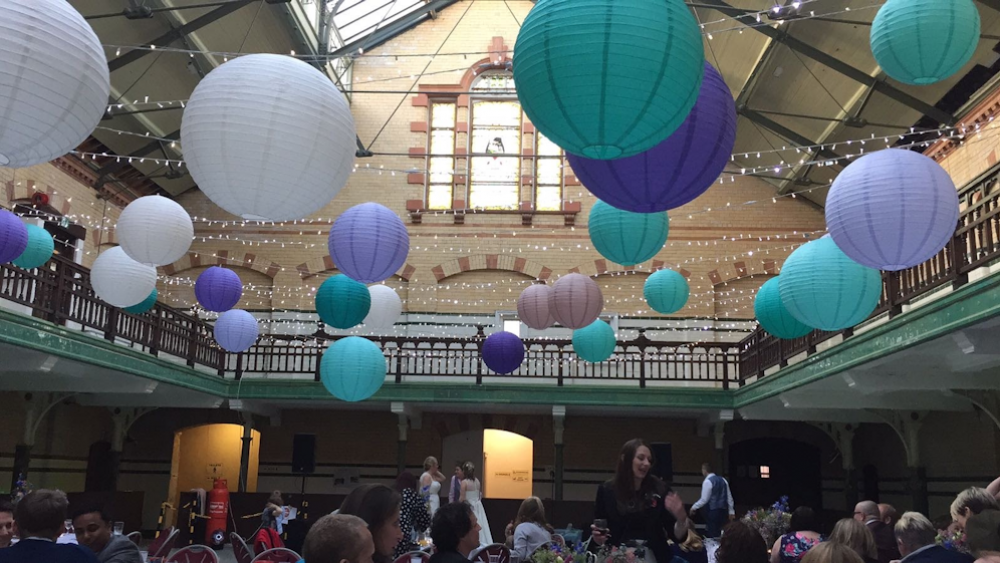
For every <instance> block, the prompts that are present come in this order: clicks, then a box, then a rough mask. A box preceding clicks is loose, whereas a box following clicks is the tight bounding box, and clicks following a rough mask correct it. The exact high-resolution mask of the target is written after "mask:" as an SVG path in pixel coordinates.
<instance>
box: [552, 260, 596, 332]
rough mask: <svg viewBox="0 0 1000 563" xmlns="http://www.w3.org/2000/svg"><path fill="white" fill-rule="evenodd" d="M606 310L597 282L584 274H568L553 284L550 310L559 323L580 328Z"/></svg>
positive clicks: (567, 326)
mask: <svg viewBox="0 0 1000 563" xmlns="http://www.w3.org/2000/svg"><path fill="white" fill-rule="evenodd" d="M603 310H604V296H603V295H601V288H600V287H598V286H597V282H595V281H594V280H592V279H590V278H588V277H587V276H585V275H583V274H568V275H565V276H563V277H561V278H559V281H557V282H556V283H555V285H553V286H552V292H551V293H550V294H549V311H551V312H552V316H553V317H555V319H556V321H558V322H559V324H561V325H563V326H564V327H566V328H572V329H574V330H575V329H578V328H583V327H586V326H589V325H590V323H592V322H594V321H596V320H597V317H599V316H600V315H601V311H603Z"/></svg>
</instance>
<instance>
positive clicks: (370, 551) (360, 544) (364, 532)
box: [302, 514, 375, 563]
mask: <svg viewBox="0 0 1000 563" xmlns="http://www.w3.org/2000/svg"><path fill="white" fill-rule="evenodd" d="M374 555H375V542H373V541H372V534H371V532H369V531H368V524H366V523H365V521H364V520H362V519H361V518H358V517H357V516H349V515H347V514H331V515H327V516H324V517H322V518H320V519H319V520H317V521H316V523H315V524H313V525H312V527H311V528H309V533H308V534H306V539H305V542H303V544H302V558H303V559H304V560H305V561H308V562H309V563H372V558H373V557H374Z"/></svg>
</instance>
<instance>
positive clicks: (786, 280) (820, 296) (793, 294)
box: [778, 236, 882, 330]
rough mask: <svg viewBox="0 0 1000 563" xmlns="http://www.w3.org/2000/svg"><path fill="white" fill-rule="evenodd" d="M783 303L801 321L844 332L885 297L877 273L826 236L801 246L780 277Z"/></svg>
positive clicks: (858, 321) (789, 259)
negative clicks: (858, 261)
mask: <svg viewBox="0 0 1000 563" xmlns="http://www.w3.org/2000/svg"><path fill="white" fill-rule="evenodd" d="M778 289H779V293H780V295H781V302H782V304H784V306H785V307H786V308H787V309H788V312H789V313H791V314H792V316H793V317H795V318H796V319H798V321H799V322H801V323H803V324H805V325H808V326H811V327H814V328H819V329H823V330H842V329H845V328H849V327H852V326H854V325H856V324H858V323H860V322H861V321H863V320H865V319H867V318H868V315H871V313H872V311H874V310H875V306H876V305H878V300H879V297H881V295H882V275H881V274H880V273H879V271H878V270H876V269H874V268H869V267H867V266H862V265H861V264H858V263H857V262H855V261H853V260H851V259H850V258H848V257H847V255H846V254H844V252H843V251H842V250H840V248H838V247H837V244H836V243H835V242H833V239H832V238H830V237H829V236H825V237H823V238H821V239H819V240H814V241H812V242H809V243H806V244H804V245H802V246H800V247H799V248H798V249H796V250H795V252H793V253H792V255H791V256H789V257H788V260H786V261H785V266H784V267H783V268H782V269H781V275H780V276H778Z"/></svg>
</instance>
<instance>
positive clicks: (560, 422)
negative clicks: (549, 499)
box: [552, 405, 566, 500]
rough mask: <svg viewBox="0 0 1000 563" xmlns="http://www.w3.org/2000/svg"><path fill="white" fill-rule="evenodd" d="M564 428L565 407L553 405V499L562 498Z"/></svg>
mask: <svg viewBox="0 0 1000 563" xmlns="http://www.w3.org/2000/svg"><path fill="white" fill-rule="evenodd" d="M565 430H566V407H565V406H563V405H554V406H553V407H552V432H553V434H554V437H555V440H554V441H555V446H556V452H555V454H556V459H555V475H553V476H552V495H553V496H554V497H555V500H562V499H563V472H564V462H563V446H564V445H565V442H564V441H563V433H564V431H565Z"/></svg>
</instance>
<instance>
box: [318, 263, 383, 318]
mask: <svg viewBox="0 0 1000 563" xmlns="http://www.w3.org/2000/svg"><path fill="white" fill-rule="evenodd" d="M371 306H372V296H371V293H369V292H368V287H367V286H365V284H363V283H361V282H358V281H354V280H352V279H351V278H349V277H347V276H345V275H343V274H338V275H336V276H333V277H332V278H329V279H327V280H326V281H325V282H323V285H321V286H319V290H318V291H317V292H316V312H317V313H318V314H319V318H320V319H323V322H324V323H326V324H328V325H330V326H332V327H334V328H340V329H348V328H351V327H354V326H357V325H359V324H361V322H362V321H364V320H365V317H366V316H368V311H369V310H371Z"/></svg>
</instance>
